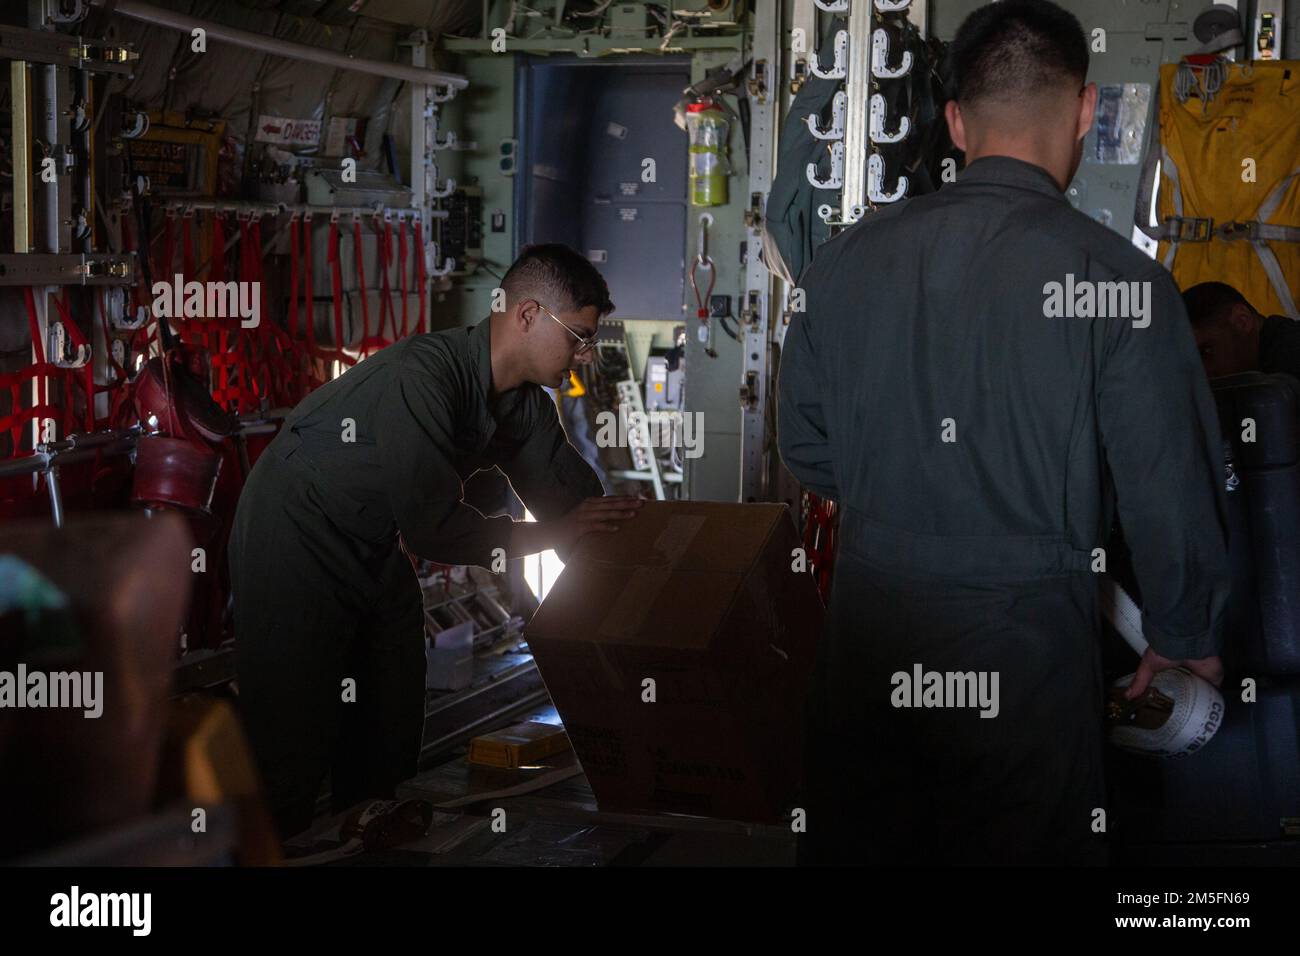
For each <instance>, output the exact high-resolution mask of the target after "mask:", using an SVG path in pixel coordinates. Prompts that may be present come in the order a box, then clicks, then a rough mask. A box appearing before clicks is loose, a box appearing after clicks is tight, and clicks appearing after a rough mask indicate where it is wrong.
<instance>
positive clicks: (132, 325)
mask: <svg viewBox="0 0 1300 956" xmlns="http://www.w3.org/2000/svg"><path fill="white" fill-rule="evenodd" d="M126 309H127V304H126V290H125V289H123V288H122V287H121V286H113V287H111V288H110V289H109V290H108V294H107V297H106V298H105V300H104V313H105V315H106V316H107V318H108V324H109V325H110V326H112V327H113V328H115V329H118V330H119V331H123V332H134V331H135V330H136V329H142V328H144V327H145V325H146V324H147V323H148V321H149V310H148V309H146V308H145V307H144V306H142V305H141V306H137V307H136V319H135V321H128V320H127V317H126Z"/></svg>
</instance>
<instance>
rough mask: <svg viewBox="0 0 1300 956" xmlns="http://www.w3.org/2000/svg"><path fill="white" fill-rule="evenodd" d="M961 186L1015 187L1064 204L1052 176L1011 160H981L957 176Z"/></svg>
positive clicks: (1063, 199) (1029, 165)
mask: <svg viewBox="0 0 1300 956" xmlns="http://www.w3.org/2000/svg"><path fill="white" fill-rule="evenodd" d="M957 181H958V182H960V183H994V184H995V185H999V186H1016V187H1019V188H1020V189H1032V190H1033V191H1034V192H1037V193H1042V194H1043V195H1045V196H1050V197H1052V198H1053V199H1059V200H1060V201H1061V202H1067V201H1068V200H1066V198H1065V193H1063V192H1061V190H1060V189H1059V188H1058V187H1057V185H1056V180H1054V179H1053V178H1052V174H1051V173H1049V172H1048V171H1047V170H1045V169H1043V167H1041V166H1035V165H1034V164H1033V163H1027V162H1025V161H1024V160H1023V159H1014V158H1013V157H1011V156H981V157H980V158H979V159H977V160H975V162H973V163H971V164H970V165H969V166H967V167H966V168H965V169H963V170H962V171H961V173H960V174H958V176H957Z"/></svg>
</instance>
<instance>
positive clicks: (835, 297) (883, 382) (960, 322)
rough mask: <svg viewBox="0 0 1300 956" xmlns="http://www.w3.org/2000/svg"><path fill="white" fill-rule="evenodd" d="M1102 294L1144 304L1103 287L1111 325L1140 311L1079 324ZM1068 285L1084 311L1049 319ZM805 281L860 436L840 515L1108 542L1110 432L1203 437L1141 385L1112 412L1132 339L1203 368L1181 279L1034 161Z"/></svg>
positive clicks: (847, 242)
mask: <svg viewBox="0 0 1300 956" xmlns="http://www.w3.org/2000/svg"><path fill="white" fill-rule="evenodd" d="M1101 282H1107V283H1112V282H1123V283H1124V286H1123V287H1122V288H1123V291H1124V293H1125V294H1126V295H1127V294H1129V293H1134V292H1136V293H1137V294H1136V296H1132V297H1129V301H1128V302H1127V303H1124V302H1121V301H1119V299H1118V298H1117V297H1112V296H1110V295H1107V294H1105V293H1106V292H1108V291H1109V290H1107V289H1104V290H1103V295H1102V296H1101V297H1100V298H1101V301H1100V302H1097V301H1096V299H1095V298H1094V300H1093V302H1092V304H1091V308H1092V311H1093V312H1094V313H1112V312H1113V311H1123V312H1124V314H1123V315H1113V314H1109V315H1105V317H1087V316H1085V315H1079V314H1071V313H1078V312H1080V311H1084V312H1087V311H1088V308H1089V303H1087V302H1086V301H1085V302H1080V301H1079V293H1080V292H1081V290H1082V289H1083V288H1084V286H1085V285H1086V284H1087V283H1101ZM1051 283H1056V284H1057V285H1058V286H1059V288H1060V293H1061V294H1060V296H1059V302H1060V306H1061V308H1060V310H1059V311H1061V312H1065V313H1066V314H1062V315H1059V316H1056V317H1052V316H1049V315H1048V314H1046V312H1047V311H1049V310H1050V308H1051V307H1052V306H1054V305H1056V304H1057V302H1056V301H1049V300H1050V296H1049V295H1048V294H1045V292H1044V289H1045V287H1048V288H1049V289H1050V288H1051V287H1050V285H1049V284H1051ZM802 285H803V286H804V287H805V289H806V291H807V297H808V312H807V314H806V316H804V317H803V319H804V321H805V322H806V323H807V331H808V332H809V333H810V334H811V335H813V336H814V337H815V340H816V343H817V344H818V346H822V347H819V348H817V349H816V351H817V358H818V362H819V364H820V366H821V368H822V369H823V370H824V373H825V375H826V378H827V380H828V381H829V382H832V383H834V390H833V391H829V392H828V394H827V405H826V408H825V412H826V415H827V421H826V424H827V428H828V430H829V431H830V433H831V434H832V435H833V436H836V437H839V436H843V437H844V438H846V439H848V440H845V441H842V442H837V445H836V449H837V456H836V459H835V484H836V486H837V488H838V491H839V493H840V494H839V500H840V501H841V503H842V504H844V505H845V506H846V507H848V508H853V509H856V510H857V511H859V512H861V513H862V514H863V515H864V516H865V517H866V518H867V519H868V520H871V521H874V522H878V523H880V524H882V525H885V526H888V527H891V528H906V529H908V530H909V531H910V532H912V533H914V534H927V535H940V536H953V535H956V536H1048V537H1051V538H1059V539H1061V541H1062V542H1063V543H1068V544H1069V545H1070V546H1071V547H1072V548H1074V549H1082V550H1085V551H1087V550H1089V549H1091V548H1092V547H1093V546H1094V543H1095V542H1096V541H1097V538H1098V536H1099V535H1102V534H1104V532H1105V530H1106V529H1104V528H1102V527H1101V526H1100V525H1101V521H1102V515H1101V508H1102V496H1101V494H1100V480H1101V474H1100V471H1101V465H1102V460H1101V457H1100V454H1099V452H1100V448H1099V443H1100V440H1101V438H1102V433H1103V432H1105V431H1109V430H1110V429H1111V427H1113V428H1114V430H1115V431H1116V432H1117V434H1116V436H1115V437H1116V438H1117V439H1119V440H1122V439H1123V438H1124V436H1125V435H1126V434H1128V435H1131V434H1132V432H1133V430H1134V429H1137V428H1139V427H1140V428H1141V429H1142V430H1144V431H1145V432H1148V433H1149V434H1148V435H1147V436H1146V439H1147V440H1150V441H1151V442H1153V445H1152V447H1151V449H1150V451H1151V452H1152V454H1158V453H1159V447H1158V446H1159V441H1160V432H1161V431H1163V430H1164V428H1165V427H1168V428H1179V427H1181V428H1184V429H1185V428H1186V427H1187V421H1188V419H1187V416H1186V414H1185V408H1184V403H1182V402H1173V403H1170V405H1169V406H1168V407H1167V409H1165V410H1162V408H1160V407H1159V406H1157V407H1143V408H1140V409H1139V408H1132V407H1127V406H1125V405H1123V404H1120V403H1123V402H1124V401H1125V392H1124V389H1125V387H1127V386H1128V385H1132V384H1134V383H1126V382H1124V381H1122V380H1119V381H1117V383H1116V384H1118V385H1119V386H1120V388H1119V390H1118V391H1117V393H1116V394H1115V395H1114V401H1113V402H1111V403H1110V406H1109V407H1107V395H1108V391H1107V386H1108V385H1110V384H1111V382H1109V381H1108V380H1107V378H1106V376H1105V372H1106V369H1107V362H1108V357H1109V355H1110V353H1112V352H1113V351H1114V349H1115V348H1116V347H1117V346H1119V345H1120V344H1121V343H1122V342H1123V341H1125V340H1129V341H1131V342H1132V344H1133V346H1134V347H1136V348H1137V350H1138V351H1140V352H1141V353H1142V354H1143V355H1144V356H1146V358H1147V359H1148V360H1150V361H1151V362H1153V363H1155V362H1156V361H1159V362H1160V363H1161V364H1162V365H1164V366H1165V367H1167V368H1169V370H1170V372H1171V374H1172V375H1175V376H1176V375H1177V374H1178V373H1179V371H1180V370H1181V369H1182V368H1186V369H1191V370H1194V371H1195V370H1198V369H1199V366H1198V365H1197V357H1196V351H1195V347H1194V344H1193V342H1192V339H1191V336H1190V335H1189V334H1187V332H1186V329H1185V328H1183V326H1184V325H1185V324H1186V323H1185V321H1183V320H1182V318H1181V314H1180V313H1179V312H1178V309H1179V308H1180V306H1179V303H1178V294H1177V290H1176V289H1175V288H1174V287H1173V284H1172V280H1171V279H1170V277H1169V275H1168V273H1167V272H1165V271H1164V270H1163V269H1162V268H1160V266H1159V265H1157V264H1156V263H1153V262H1152V261H1151V260H1150V259H1148V258H1146V257H1145V256H1144V255H1142V254H1141V253H1140V252H1139V251H1138V250H1137V249H1135V248H1133V247H1132V246H1131V245H1130V244H1129V243H1127V242H1125V241H1124V240H1123V239H1122V238H1121V237H1119V236H1118V235H1116V234H1115V233H1113V232H1111V231H1110V230H1109V229H1107V228H1105V227H1104V226H1102V225H1100V224H1098V223H1096V222H1093V221H1092V220H1090V219H1088V218H1087V217H1086V216H1084V215H1082V214H1081V213H1078V212H1076V211H1075V210H1074V209H1072V208H1071V207H1070V206H1069V204H1068V203H1067V202H1066V201H1065V199H1064V197H1063V196H1062V195H1061V193H1060V192H1059V190H1057V189H1056V187H1055V185H1054V184H1053V183H1052V181H1051V179H1050V177H1049V176H1048V175H1047V173H1046V172H1044V171H1043V170H1041V169H1039V168H1037V167H1034V166H1031V165H1029V164H1028V163H1023V162H1021V161H1019V160H1014V159H1010V158H1006V157H989V158H986V159H983V160H980V161H979V162H977V163H975V164H973V165H972V166H971V167H970V168H969V169H968V170H967V171H966V172H964V173H963V175H962V177H961V179H960V180H959V182H958V183H956V184H954V185H952V186H949V187H946V188H945V189H943V190H941V191H940V192H938V193H936V194H933V195H929V196H924V197H919V198H917V199H915V200H911V201H909V202H907V203H905V204H902V205H901V206H899V207H894V208H890V209H888V210H886V211H884V212H883V213H879V214H876V215H874V216H870V217H869V218H868V219H867V220H866V221H865V222H863V223H861V224H859V225H858V226H856V227H854V228H852V229H850V230H848V231H847V232H846V233H844V234H843V235H841V236H840V237H838V238H837V239H835V240H833V241H832V242H830V243H828V244H827V245H826V246H824V247H823V249H822V250H821V251H820V252H819V253H818V256H817V259H816V260H814V263H813V265H812V266H811V267H810V269H809V270H808V272H807V273H805V275H804V276H803V277H802ZM1112 288H1115V287H1112ZM1094 291H1095V290H1094ZM1116 291H1118V288H1116ZM1153 300H1154V301H1153ZM1078 306H1083V309H1079V308H1077V307H1078ZM1124 306H1126V308H1117V307H1124ZM1141 313H1144V314H1141ZM1148 322H1149V324H1146V323H1148ZM1135 323H1136V326H1135ZM1144 339H1145V340H1146V341H1145V342H1144V341H1143V340H1144ZM823 343H825V345H823ZM830 343H833V346H830ZM1150 372H1151V374H1158V373H1159V370H1158V369H1156V368H1151V369H1150ZM1138 413H1140V416H1139V414H1138ZM1099 414H1100V415H1101V416H1102V419H1103V424H1104V425H1105V426H1106V427H1104V428H1102V429H1100V430H1099V427H1098V415H1099ZM1139 417H1141V419H1142V420H1141V422H1140V423H1139V422H1138V421H1137V419H1138V418H1139ZM1208 437H1209V436H1207V438H1208ZM1215 442H1216V444H1217V438H1216V439H1215ZM1150 491H1152V492H1156V491H1157V489H1150ZM1170 491H1171V492H1172V491H1173V489H1170ZM886 557H887V560H889V561H891V562H894V561H895V560H896V556H894V555H890V556H886ZM899 570H903V569H901V568H900V569H899ZM911 570H914V571H916V572H918V573H927V570H928V569H926V568H923V567H916V568H913V569H911Z"/></svg>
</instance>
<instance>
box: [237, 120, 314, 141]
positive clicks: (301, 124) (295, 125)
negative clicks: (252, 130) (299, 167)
mask: <svg viewBox="0 0 1300 956" xmlns="http://www.w3.org/2000/svg"><path fill="white" fill-rule="evenodd" d="M253 139H254V140H256V141H257V142H259V143H275V144H276V145H277V146H315V145H316V144H317V143H319V142H320V120H296V119H286V118H285V117H283V116H259V117H258V118H257V135H256V136H254V137H253Z"/></svg>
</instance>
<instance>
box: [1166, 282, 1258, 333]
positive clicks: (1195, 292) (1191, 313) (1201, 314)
mask: <svg viewBox="0 0 1300 956" xmlns="http://www.w3.org/2000/svg"><path fill="white" fill-rule="evenodd" d="M1183 305H1185V306H1187V317H1188V318H1189V319H1191V320H1192V325H1209V324H1211V323H1213V322H1218V321H1220V320H1221V319H1224V318H1226V317H1227V315H1228V310H1229V309H1230V308H1232V307H1233V306H1234V305H1244V306H1245V307H1246V308H1248V309H1250V310H1251V311H1252V312H1255V311H1256V309H1255V307H1254V306H1253V305H1251V304H1250V303H1249V302H1248V301H1247V300H1246V297H1245V296H1244V295H1242V294H1241V293H1240V292H1238V291H1237V290H1236V289H1234V288H1233V287H1232V286H1230V285H1228V284H1227V283H1226V282H1202V283H1200V284H1199V285H1194V286H1192V287H1191V288H1190V289H1188V290H1187V291H1186V292H1184V293H1183Z"/></svg>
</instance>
